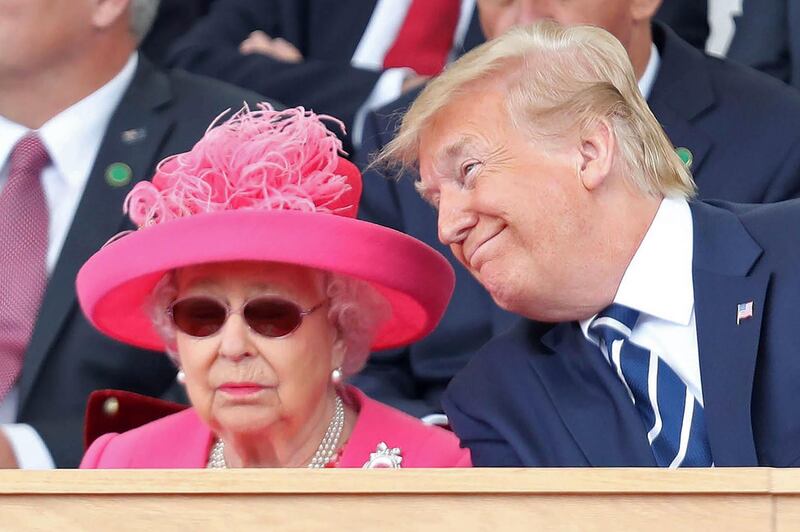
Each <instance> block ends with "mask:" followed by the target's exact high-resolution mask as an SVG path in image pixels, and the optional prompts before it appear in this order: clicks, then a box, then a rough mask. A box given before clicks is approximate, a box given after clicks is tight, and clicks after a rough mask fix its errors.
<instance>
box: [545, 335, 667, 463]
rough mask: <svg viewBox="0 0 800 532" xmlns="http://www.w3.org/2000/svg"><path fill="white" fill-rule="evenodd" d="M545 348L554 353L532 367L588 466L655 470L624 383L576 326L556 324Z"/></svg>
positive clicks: (645, 435) (639, 419)
mask: <svg viewBox="0 0 800 532" xmlns="http://www.w3.org/2000/svg"><path fill="white" fill-rule="evenodd" d="M542 343H543V344H544V345H545V346H546V347H548V348H549V349H550V350H551V351H552V354H549V355H537V356H534V357H532V358H531V365H532V366H533V370H534V371H535V372H536V373H537V374H538V375H539V378H540V380H541V382H542V384H543V385H544V387H545V388H546V389H547V392H548V394H549V396H550V398H551V399H552V401H553V404H554V405H555V408H556V410H557V411H558V414H559V416H560V417H561V419H562V421H563V422H564V425H565V426H566V427H567V429H568V430H569V432H570V434H572V437H573V438H574V440H575V442H576V443H577V444H578V446H579V447H580V449H581V450H582V451H583V454H584V455H585V456H586V459H587V461H588V462H589V464H590V465H592V466H605V467H613V466H617V467H622V466H655V465H656V464H655V458H654V457H653V453H652V451H651V450H650V445H649V444H648V442H647V433H646V431H645V428H644V424H643V423H642V420H641V418H640V417H639V415H638V413H637V412H636V409H635V407H634V406H633V403H632V402H631V400H630V398H629V397H628V395H627V392H626V391H625V388H624V386H623V384H622V382H621V381H620V380H619V378H618V377H617V376H616V375H615V374H614V373H613V371H612V370H611V367H610V365H609V364H608V362H606V360H605V358H603V355H602V354H601V353H600V351H599V349H597V348H596V347H594V346H593V345H592V344H590V343H589V342H588V341H586V340H585V338H584V336H583V333H582V332H581V330H580V327H579V326H578V324H577V323H574V322H573V323H562V324H559V325H556V326H555V327H553V328H552V329H551V330H550V331H548V332H547V333H545V335H544V336H543V337H542ZM531 425H532V426H533V427H535V426H537V421H536V420H532V421H531Z"/></svg>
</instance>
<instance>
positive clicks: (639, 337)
mask: <svg viewBox="0 0 800 532" xmlns="http://www.w3.org/2000/svg"><path fill="white" fill-rule="evenodd" d="M693 240H694V235H693V223H692V213H691V210H690V209H689V204H688V203H687V202H686V200H684V199H674V198H667V199H664V200H663V201H662V202H661V206H660V207H659V209H658V212H657V213H656V217H655V219H653V223H652V224H651V225H650V228H649V229H648V230H647V233H646V234H645V237H644V239H643V240H642V243H641V245H640V246H639V249H637V250H636V254H635V255H634V256H633V259H632V260H631V262H630V264H629V265H628V268H627V270H625V275H623V277H622V282H621V283H620V285H619V289H618V290H617V294H616V296H615V297H614V303H618V304H620V305H625V306H626V307H630V308H633V309H635V310H638V311H639V312H640V313H641V314H640V316H639V320H638V321H637V322H636V326H635V327H634V328H633V332H632V334H631V337H630V340H631V341H632V342H633V343H635V344H637V345H640V346H642V347H644V348H646V349H649V350H650V351H652V352H653V353H655V354H656V355H657V356H658V357H659V358H660V359H661V360H663V361H664V362H665V363H666V364H667V365H668V366H669V367H670V368H672V370H673V371H674V372H675V373H676V374H677V375H678V377H679V378H680V379H681V380H682V381H683V382H684V384H686V386H687V387H688V388H689V390H690V391H691V392H692V393H693V394H694V396H695V397H696V398H697V400H698V401H699V402H700V404H701V405H702V404H703V387H702V383H701V380H700V357H699V354H698V348H697V326H696V325H695V316H694V282H693V278H692V258H693V255H694V247H693V246H694V241H693ZM593 319H594V316H593V317H592V318H589V319H587V320H583V321H581V322H580V326H581V330H582V331H583V334H584V336H586V338H587V339H589V340H590V341H592V342H594V340H592V339H591V337H590V336H589V334H588V331H589V324H590V323H591V321H592V320H593ZM597 355H598V356H602V355H601V354H600V351H599V350H598V352H597Z"/></svg>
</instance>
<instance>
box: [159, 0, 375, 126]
mask: <svg viewBox="0 0 800 532" xmlns="http://www.w3.org/2000/svg"><path fill="white" fill-rule="evenodd" d="M374 7H375V0H217V1H216V2H215V3H214V5H213V6H212V8H211V11H210V13H209V14H208V15H207V16H206V17H204V18H202V19H201V20H199V21H198V22H197V24H196V25H195V26H194V28H192V30H191V31H190V32H189V33H188V34H187V35H186V36H185V37H184V38H183V39H181V40H179V41H178V42H177V43H176V44H175V46H174V48H173V49H172V52H171V54H170V57H169V64H170V65H171V66H175V67H180V68H184V69H186V70H188V71H191V72H196V73H198V74H204V75H208V76H211V77H214V78H217V79H222V80H224V81H227V82H230V83H234V84H236V85H239V86H241V87H246V88H248V89H252V90H254V91H257V92H259V93H260V94H264V95H265V96H267V97H269V98H274V99H276V100H278V101H281V102H283V103H285V104H286V105H288V106H297V105H302V106H305V107H306V108H311V109H313V110H314V111H316V112H318V113H327V114H330V115H333V116H335V117H336V118H339V119H340V120H342V121H343V122H344V123H345V124H346V125H347V126H348V128H350V126H352V124H353V119H354V117H355V114H356V112H357V111H358V109H359V108H360V107H361V106H362V105H363V103H364V102H365V101H366V99H367V97H368V96H369V95H370V93H371V92H372V89H373V88H374V86H375V83H376V82H377V81H378V78H379V77H380V75H381V72H378V71H373V70H365V69H361V68H355V67H353V66H351V65H350V60H351V59H352V57H353V53H354V52H355V50H356V47H357V46H358V43H359V42H360V41H361V37H362V35H363V33H364V30H365V29H366V27H367V24H368V23H369V20H370V17H371V16H372V11H373V9H374ZM255 30H261V31H263V32H265V33H266V34H267V35H269V36H270V37H272V38H276V37H282V38H283V39H285V40H287V41H289V42H290V43H291V44H293V45H294V46H295V47H296V48H297V49H298V50H299V51H300V53H302V54H303V61H302V62H300V63H287V62H284V61H279V60H276V59H273V58H271V57H267V56H265V55H262V54H249V55H243V54H241V53H239V45H240V44H241V42H242V41H244V40H245V39H246V38H247V37H248V36H249V35H250V33H251V32H253V31H255Z"/></svg>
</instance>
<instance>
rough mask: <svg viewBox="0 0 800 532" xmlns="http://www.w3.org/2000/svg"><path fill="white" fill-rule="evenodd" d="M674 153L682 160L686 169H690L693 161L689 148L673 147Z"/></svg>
mask: <svg viewBox="0 0 800 532" xmlns="http://www.w3.org/2000/svg"><path fill="white" fill-rule="evenodd" d="M675 153H677V154H678V157H680V159H681V161H683V166H685V167H686V169H687V170H691V169H692V163H693V162H694V155H692V151H691V150H690V149H689V148H684V147H680V148H675Z"/></svg>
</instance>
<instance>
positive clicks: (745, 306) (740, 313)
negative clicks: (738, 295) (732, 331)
mask: <svg viewBox="0 0 800 532" xmlns="http://www.w3.org/2000/svg"><path fill="white" fill-rule="evenodd" d="M752 317H753V302H752V301H748V302H747V303H739V304H738V305H736V325H739V324H740V323H741V322H742V321H744V320H747V319H750V318H752Z"/></svg>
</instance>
